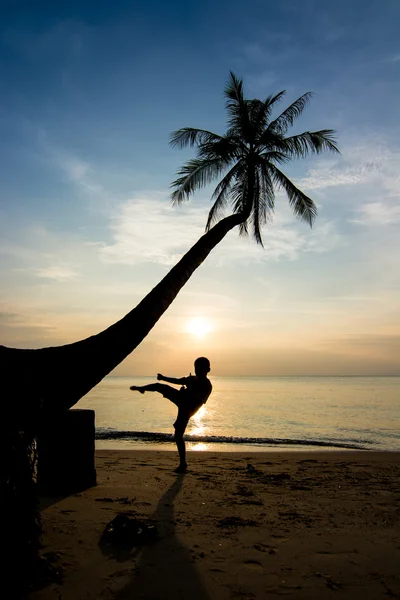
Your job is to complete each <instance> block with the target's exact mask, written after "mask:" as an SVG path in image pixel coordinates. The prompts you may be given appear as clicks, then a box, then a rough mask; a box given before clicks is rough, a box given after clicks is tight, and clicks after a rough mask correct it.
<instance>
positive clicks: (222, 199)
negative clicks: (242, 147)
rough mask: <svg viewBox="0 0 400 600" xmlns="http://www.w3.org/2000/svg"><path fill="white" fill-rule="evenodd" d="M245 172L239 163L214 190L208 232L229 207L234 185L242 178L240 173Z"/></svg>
mask: <svg viewBox="0 0 400 600" xmlns="http://www.w3.org/2000/svg"><path fill="white" fill-rule="evenodd" d="M242 170H243V164H242V162H239V163H237V164H236V165H235V166H234V167H232V169H231V170H230V171H229V172H228V173H227V174H226V175H225V177H224V178H223V179H222V180H221V181H220V183H219V184H218V185H217V187H216V188H215V190H214V193H213V195H212V199H213V200H214V204H213V205H212V207H211V210H210V212H209V213H208V219H207V224H206V231H208V230H209V229H210V227H212V225H214V224H215V223H216V222H217V221H218V220H219V218H220V217H222V215H223V213H224V209H225V208H226V206H227V199H228V196H229V194H230V192H231V189H232V185H233V183H234V181H235V179H236V178H239V177H240V173H241V171H242Z"/></svg>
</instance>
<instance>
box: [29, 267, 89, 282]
mask: <svg viewBox="0 0 400 600" xmlns="http://www.w3.org/2000/svg"><path fill="white" fill-rule="evenodd" d="M33 272H34V273H35V275H37V276H38V277H42V278H44V279H54V280H55V281H70V280H71V279H77V277H78V273H77V272H76V271H74V270H73V269H71V268H70V267H67V266H65V265H58V266H49V267H44V268H42V269H34V270H33Z"/></svg>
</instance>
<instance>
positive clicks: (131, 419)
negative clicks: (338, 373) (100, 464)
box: [76, 377, 400, 451]
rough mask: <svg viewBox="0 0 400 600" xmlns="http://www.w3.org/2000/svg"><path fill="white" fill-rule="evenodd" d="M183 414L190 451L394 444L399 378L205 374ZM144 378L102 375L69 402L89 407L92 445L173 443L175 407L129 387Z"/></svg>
mask: <svg viewBox="0 0 400 600" xmlns="http://www.w3.org/2000/svg"><path fill="white" fill-rule="evenodd" d="M210 379H211V381H212V384H213V393H212V394H211V396H210V398H209V400H208V402H207V404H205V405H204V406H203V407H202V408H201V409H200V410H199V412H198V413H197V414H196V415H195V416H194V417H193V418H192V419H191V420H190V422H189V425H188V428H187V430H186V440H187V442H188V447H189V449H192V450H218V451H220V450H224V451H232V450H236V451H238V450H244V449H246V450H253V451H257V450H266V449H271V448H276V449H279V450H283V449H291V450H296V449H297V450H299V449H321V448H324V449H337V448H348V449H352V448H354V449H356V448H360V449H370V450H389V451H395V450H397V451H400V377H210ZM152 381H154V378H151V377H106V378H105V379H104V380H103V381H102V382H101V383H100V384H99V385H98V386H96V387H95V388H94V389H93V390H91V391H90V392H89V393H88V394H87V395H86V396H85V397H84V398H82V400H80V402H79V403H78V404H77V405H76V408H92V409H94V410H95V411H96V446H97V448H99V449H100V448H135V449H137V448H142V449H144V448H146V449H154V448H157V449H168V450H169V449H171V450H172V449H174V448H175V445H174V443H173V440H172V438H171V436H172V433H173V427H172V423H173V422H174V420H175V417H176V407H175V406H174V405H173V404H172V403H171V402H169V401H168V400H166V399H165V398H163V397H162V396H161V395H160V394H158V393H150V392H147V393H146V394H144V395H142V394H139V393H138V392H131V391H130V390H129V386H131V385H145V384H147V383H150V382H152Z"/></svg>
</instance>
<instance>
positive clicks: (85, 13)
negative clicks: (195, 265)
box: [0, 0, 400, 376]
mask: <svg viewBox="0 0 400 600" xmlns="http://www.w3.org/2000/svg"><path fill="white" fill-rule="evenodd" d="M0 15H1V18H0V24H1V25H0V75H1V77H0V81H1V94H0V276H1V287H0V344H3V345H6V346H12V347H21V348H40V347H44V346H53V345H60V344H65V343H69V342H73V341H76V340H78V339H82V338H85V337H87V336H89V335H92V334H94V333H97V332H99V331H101V330H102V329H104V328H105V327H108V326H109V325H110V324H112V323H113V322H115V321H116V320H118V319H119V318H121V317H122V316H123V315H124V314H126V313H127V312H128V311H129V310H131V309H132V308H133V307H134V306H135V305H136V304H137V303H138V302H139V301H140V300H141V299H142V298H143V297H144V296H145V295H146V294H147V293H148V292H149V291H150V290H151V289H152V288H153V287H154V286H155V285H156V284H157V283H158V282H159V281H160V280H161V279H162V277H163V276H164V275H165V274H166V273H167V272H168V270H169V269H170V268H171V267H172V266H173V265H174V264H175V263H176V262H177V261H178V260H179V258H180V257H181V256H182V255H183V254H184V253H185V252H186V251H187V250H188V249H189V248H190V247H191V245H193V244H194V243H195V242H196V240H197V239H198V238H199V237H200V236H201V235H202V233H203V232H204V227H205V223H206V219H207V214H208V210H209V208H210V197H211V194H212V188H206V189H203V190H200V191H199V192H197V193H196V195H195V196H194V197H193V198H192V199H191V200H190V202H188V203H187V204H185V205H184V206H181V207H173V206H172V205H171V202H170V193H171V188H170V184H171V182H172V181H173V180H174V179H175V177H176V172H177V170H178V169H179V168H180V166H181V165H182V164H183V163H184V161H185V160H187V159H188V158H190V157H192V156H193V155H194V152H193V150H192V149H185V150H178V149H173V148H171V147H170V146H169V143H168V142H169V136H170V133H171V132H172V131H174V130H176V129H179V128H181V127H185V126H189V127H200V128H204V129H208V130H212V131H215V132H216V133H221V134H222V133H223V132H224V130H225V124H226V121H225V109H224V98H223V90H224V87H225V85H226V82H227V79H228V75H229V71H230V70H232V71H233V72H234V73H235V74H236V75H237V76H238V77H240V78H243V81H244V89H245V94H246V96H247V97H249V98H265V97H266V96H268V95H269V94H273V93H276V92H278V91H281V90H286V97H285V100H284V101H283V103H282V104H281V105H280V107H281V109H282V110H283V109H284V108H285V107H286V106H287V105H289V104H290V103H291V102H292V101H293V100H294V99H296V98H297V97H298V96H300V95H301V94H303V93H305V92H307V91H312V92H314V97H313V99H312V102H311V103H310V105H309V106H308V108H307V109H306V111H305V112H304V113H303V115H302V116H301V118H300V119H298V121H296V123H295V124H294V126H293V129H292V133H300V132H302V131H308V130H318V129H325V128H332V129H335V130H336V138H337V142H338V145H339V148H340V150H341V155H340V156H338V155H332V154H323V155H320V156H313V157H309V158H307V159H303V160H299V161H296V162H293V163H291V164H289V165H287V166H285V169H286V170H285V172H286V174H287V175H288V176H289V177H290V178H291V179H292V180H293V181H294V182H295V183H296V185H297V186H298V187H300V188H301V189H302V190H303V191H304V192H305V193H307V194H308V195H309V196H311V198H312V199H313V200H314V201H315V202H316V204H317V206H318V213H319V216H318V219H317V221H316V223H315V225H314V227H313V228H312V229H310V228H309V227H308V226H307V225H306V224H305V223H304V222H299V221H298V220H297V219H296V218H295V217H294V216H293V214H292V213H291V211H290V207H289V205H288V202H287V198H286V197H285V196H284V195H283V194H282V193H281V192H280V191H277V206H276V211H275V215H274V218H273V221H272V223H271V224H268V225H267V226H266V227H265V229H264V231H263V238H264V246H265V247H264V249H262V248H261V247H260V246H257V245H256V244H255V243H254V242H253V241H252V240H250V239H249V240H247V239H243V238H239V236H238V235H237V231H233V232H231V233H230V234H228V236H227V237H226V238H225V239H224V240H223V241H222V242H221V243H220V244H219V246H218V247H217V248H216V249H215V250H214V251H213V252H212V254H211V255H210V256H209V257H208V258H207V260H206V261H205V262H204V263H203V264H202V265H201V267H200V268H199V269H198V270H197V271H196V272H195V273H194V274H193V276H192V278H191V279H190V281H189V282H188V283H187V284H186V286H185V287H184V288H183V290H181V292H180V294H179V295H178V297H177V298H176V300H175V301H174V303H173V304H172V305H171V307H170V308H169V309H168V311H167V312H166V313H165V314H164V315H163V317H162V318H161V319H160V321H159V322H158V323H157V325H156V326H155V327H154V329H153V330H152V331H151V332H150V334H149V335H148V336H147V338H146V339H145V340H144V341H143V342H142V344H141V345H140V346H139V347H138V348H137V349H136V350H135V351H134V352H133V353H132V354H131V355H130V356H129V357H128V358H127V359H126V360H125V361H124V362H123V363H122V364H121V365H120V366H119V367H118V368H117V369H116V370H115V371H114V372H113V374H114V375H132V376H135V375H153V374H155V373H157V372H159V371H160V372H163V373H166V374H169V375H184V374H186V373H188V372H189V371H190V370H191V369H192V362H193V359H194V358H196V357H197V356H199V355H206V356H208V357H209V358H210V360H211V363H212V374H214V375H248V376H253V375H260V376H263V375H273V376H275V375H277V376H280V375H283V376H286V375H288V376H296V375H342V376H347V375H400V314H399V305H400V269H399V267H398V263H399V256H400V235H399V225H400V111H399V106H400V39H399V36H398V24H399V22H400V3H399V2H398V0H383V1H382V2H379V3H378V2H365V1H364V0H352V1H351V2H349V1H348V0H346V1H343V0H335V1H333V0H302V2H298V0H282V1H281V2H271V1H269V0H248V1H247V2H245V3H244V2H243V1H241V0H240V1H239V0H229V1H228V0H220V1H216V0H213V1H212V2H211V1H210V0H202V1H201V2H200V1H197V0H193V1H192V2H187V1H186V2H184V1H177V0H171V1H170V2H168V3H167V2H162V1H158V2H157V1H153V2H144V1H142V2H135V1H134V0H130V1H129V2H128V1H127V2H125V1H119V0H114V1H113V2H109V1H107V0H104V1H103V2H100V3H99V2H92V1H90V0H88V1H87V2H81V1H79V2H77V1H75V0H69V1H68V2H64V1H63V0H60V1H58V2H45V1H42V0H37V2H34V3H33V2H30V1H29V2H24V1H20V2H18V3H16V2H13V1H11V0H0Z"/></svg>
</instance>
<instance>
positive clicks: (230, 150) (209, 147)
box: [197, 136, 243, 161]
mask: <svg viewBox="0 0 400 600" xmlns="http://www.w3.org/2000/svg"><path fill="white" fill-rule="evenodd" d="M242 154H243V149H242V146H241V145H240V144H238V143H237V141H236V139H232V138H230V137H228V136H224V137H220V138H219V139H217V140H215V141H207V142H204V143H203V144H201V145H200V146H199V148H198V151H197V155H198V157H199V158H205V159H209V160H214V159H216V158H221V159H223V160H227V161H228V160H232V159H240V157H241V155H242Z"/></svg>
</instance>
